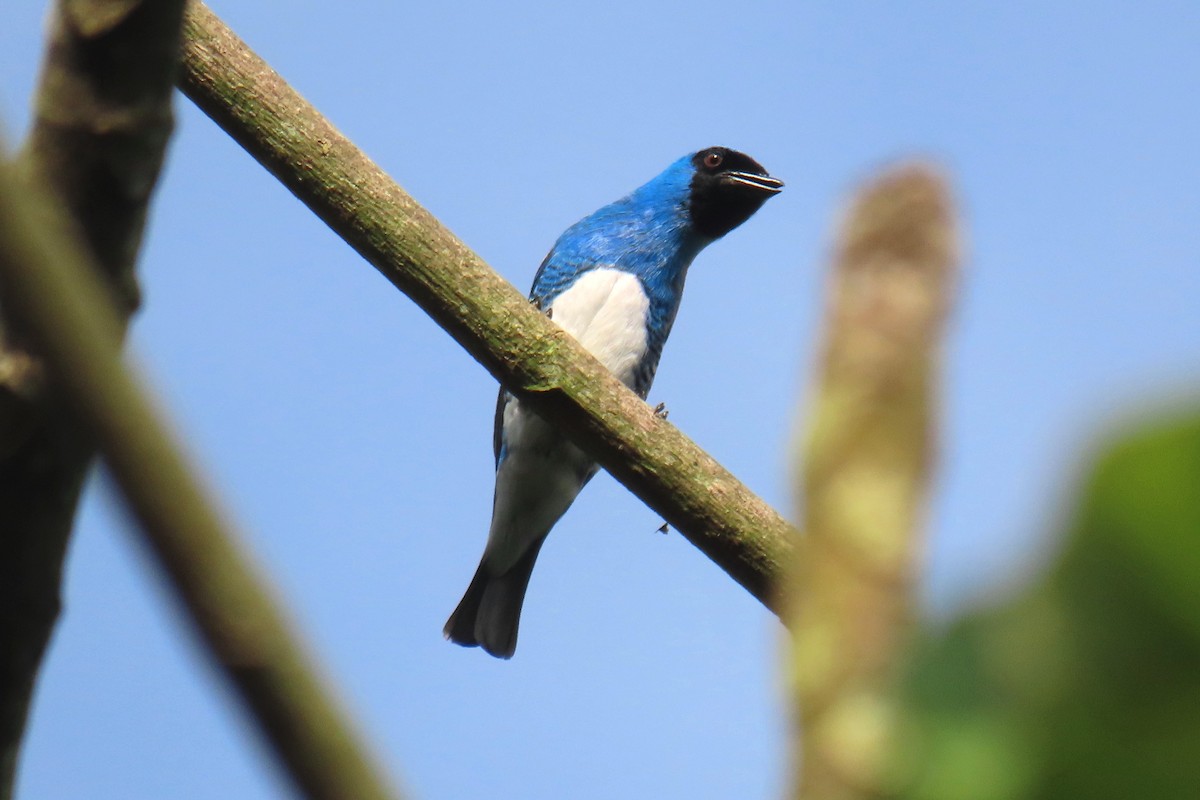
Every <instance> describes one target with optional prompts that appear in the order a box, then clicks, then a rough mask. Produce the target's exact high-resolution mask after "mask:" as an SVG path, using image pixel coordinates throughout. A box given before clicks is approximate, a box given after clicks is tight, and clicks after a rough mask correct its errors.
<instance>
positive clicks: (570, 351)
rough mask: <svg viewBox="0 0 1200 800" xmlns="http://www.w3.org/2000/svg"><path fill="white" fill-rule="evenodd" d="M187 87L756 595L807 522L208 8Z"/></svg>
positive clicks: (196, 8)
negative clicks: (611, 360)
mask: <svg viewBox="0 0 1200 800" xmlns="http://www.w3.org/2000/svg"><path fill="white" fill-rule="evenodd" d="M184 38H185V44H184V54H183V64H184V72H183V75H182V77H181V79H180V85H181V88H182V89H183V91H184V93H185V94H187V95H188V97H190V98H191V99H192V100H193V101H194V102H195V103H196V105H198V106H199V107H200V108H201V109H202V110H203V111H204V112H205V113H206V114H208V115H209V116H210V117H211V118H212V119H213V120H214V121H215V122H216V123H217V124H218V125H220V126H221V127H222V128H224V129H225V131H226V132H227V133H228V134H229V135H230V136H232V137H233V138H234V139H235V140H236V141H237V142H238V143H239V144H241V145H242V147H244V148H245V149H246V150H247V152H249V153H250V154H251V155H252V156H253V157H254V158H255V159H257V160H258V161H259V163H261V164H262V165H263V166H264V167H266V168H267V169H268V170H269V171H270V172H271V173H272V174H273V175H274V176H275V177H276V178H278V179H279V180H280V181H281V182H282V183H283V184H284V185H285V186H287V188H288V189H290V190H291V191H292V193H293V194H295V195H296V197H298V198H299V199H300V200H301V201H302V202H304V203H305V204H306V205H307V206H308V207H309V208H310V209H311V210H312V211H313V212H314V213H315V214H316V215H317V216H318V217H320V218H321V219H322V220H324V221H325V223H326V224H327V225H329V226H330V227H331V228H332V229H333V230H334V231H335V232H336V233H337V234H338V235H339V236H341V237H342V238H343V239H344V240H345V241H346V242H347V243H348V244H350V246H351V247H353V248H354V249H355V250H357V251H358V253H359V254H360V255H362V256H363V258H365V259H366V260H367V261H368V262H369V263H370V264H372V265H373V266H374V267H375V268H376V269H378V270H379V271H380V272H381V273H382V274H383V275H384V277H386V278H387V279H388V280H389V281H391V282H392V283H393V284H394V285H395V286H396V287H397V288H398V289H400V290H401V291H402V292H404V293H405V294H407V295H408V296H409V297H410V298H411V299H412V300H413V301H414V302H416V303H417V305H419V306H420V307H421V308H422V309H423V310H424V311H425V312H426V313H427V314H429V316H430V317H432V318H433V319H434V321H436V322H437V324H438V325H440V326H441V327H442V328H444V329H445V330H446V332H447V333H449V334H450V335H451V336H452V337H454V339H455V340H456V341H457V342H458V343H459V344H460V345H462V346H463V347H464V348H465V349H466V350H467V351H468V352H469V353H470V354H471V355H472V356H474V357H475V358H476V359H477V360H478V361H479V362H480V363H481V364H482V365H483V366H484V367H485V368H487V370H488V371H489V372H491V373H492V375H493V376H495V377H496V379H497V380H499V381H501V382H502V383H503V384H504V385H505V386H507V387H508V388H509V389H510V390H511V391H513V392H514V393H516V394H518V395H519V396H520V397H521V398H522V401H527V402H528V403H529V405H530V406H532V407H533V408H535V409H536V410H537V411H538V413H539V414H541V415H542V416H544V417H545V418H546V419H549V420H552V421H553V422H554V423H555V424H557V425H559V426H560V427H562V429H563V430H565V431H566V432H567V433H568V435H570V436H571V437H572V438H573V439H574V440H575V441H576V442H578V444H579V445H580V446H581V447H584V448H585V449H586V450H587V451H588V452H589V453H591V454H592V455H593V456H594V457H595V458H596V460H597V461H599V462H600V464H601V465H603V466H604V467H605V469H607V470H608V471H609V472H610V473H612V475H613V476H614V477H615V478H616V479H617V480H619V481H621V483H623V484H625V486H627V487H628V488H629V489H630V490H631V491H633V492H634V494H636V495H637V496H638V497H640V498H641V499H642V500H644V501H645V502H646V504H647V505H649V506H650V507H651V508H653V509H654V510H655V511H657V512H658V513H660V514H662V516H663V517H664V519H666V521H667V522H669V523H670V524H671V526H672V527H674V528H675V529H676V530H678V531H679V532H680V533H682V534H683V535H684V536H685V537H686V538H687V539H688V541H690V542H691V543H692V544H694V545H695V546H696V547H698V548H699V549H700V550H701V551H703V552H704V553H705V554H706V555H708V556H709V558H711V559H712V560H713V561H715V562H716V563H717V564H718V565H719V566H720V567H721V568H722V569H724V570H725V571H726V572H727V573H728V574H729V575H730V576H731V577H733V579H734V580H736V581H737V582H738V583H740V584H741V585H742V586H744V587H745V588H746V589H747V590H748V591H749V592H750V593H751V594H752V595H754V596H755V597H756V598H758V599H759V600H760V601H762V602H763V603H764V604H766V605H767V606H768V607H769V608H771V609H772V610H775V611H776V612H778V610H779V606H778V603H777V598H776V597H775V594H774V589H775V583H776V581H775V579H776V577H777V576H778V575H779V574H780V571H781V569H782V568H783V566H784V565H786V564H788V563H790V561H791V553H792V550H793V546H794V543H795V538H796V531H795V529H794V528H793V527H792V526H791V525H789V524H788V523H787V522H786V521H785V520H784V519H783V518H782V517H780V516H779V514H778V513H777V512H775V511H774V510H773V509H772V508H771V507H770V506H768V505H767V504H766V503H764V502H763V501H762V500H761V499H760V498H758V497H757V496H755V495H754V494H753V493H752V492H751V491H750V490H749V489H747V488H746V487H745V486H744V485H742V483H741V482H739V481H738V480H737V479H736V478H735V477H734V476H733V475H731V474H730V473H729V472H728V471H727V470H725V469H724V468H723V467H722V466H721V465H720V464H718V463H717V462H716V461H715V460H714V459H713V458H712V457H711V456H709V455H708V454H707V453H705V452H704V451H703V450H701V449H700V448H699V447H697V446H696V445H695V443H693V442H692V441H691V440H690V439H688V438H687V437H686V436H684V435H683V434H682V433H680V432H679V431H678V430H677V429H676V428H675V427H674V426H672V425H671V424H669V423H667V422H666V421H664V420H663V419H661V418H659V417H657V416H656V415H655V414H654V412H653V411H652V410H651V409H650V408H649V406H647V405H646V404H645V403H644V402H642V401H641V400H640V399H639V398H638V397H637V396H636V395H635V394H634V393H633V392H631V391H630V390H629V389H627V388H626V387H625V386H624V385H623V384H621V382H620V381H618V380H617V379H616V378H615V377H613V376H612V375H611V374H610V373H609V372H608V371H607V370H606V369H604V368H603V367H602V366H601V365H600V364H599V362H597V361H596V360H595V359H594V358H593V357H592V356H591V355H590V354H589V353H588V352H587V351H585V350H584V349H583V348H582V347H581V346H580V345H579V344H578V343H577V342H575V340H574V339H572V338H571V337H569V336H568V335H566V334H565V333H563V332H562V330H561V329H560V328H558V326H557V325H555V324H553V323H552V322H550V321H549V320H548V319H546V317H545V316H544V315H542V314H539V313H537V311H536V310H535V309H534V308H533V307H532V306H531V305H530V304H529V302H528V301H527V300H526V299H525V298H524V297H523V296H522V295H521V294H520V293H519V292H518V291H517V290H516V289H514V288H513V286H512V285H511V284H509V283H508V282H507V281H505V280H504V279H503V278H501V277H500V276H498V275H497V274H496V273H495V272H494V271H493V270H492V269H491V268H490V267H488V266H487V265H486V264H485V263H483V261H481V260H480V259H479V257H478V256H476V255H475V254H474V253H472V252H471V251H470V250H469V249H468V248H467V246H466V245H464V244H463V243H462V242H461V241H459V240H458V239H457V238H456V237H455V236H454V234H452V233H451V232H450V231H449V230H447V229H446V228H445V227H443V226H442V225H441V223H439V222H438V221H437V220H436V219H435V218H434V217H433V216H432V215H431V214H430V213H429V212H428V211H426V210H425V209H423V208H422V207H421V206H420V205H419V204H418V203H417V202H416V201H415V200H413V199H412V198H411V197H410V196H409V195H408V194H407V193H405V191H404V190H403V189H401V188H400V187H399V186H398V185H396V183H395V182H394V181H392V180H391V178H389V177H388V176H387V175H386V174H385V173H384V172H383V171H382V170H381V169H379V167H378V166H376V165H375V164H374V163H373V162H372V161H371V160H370V159H369V158H367V156H366V155H364V154H363V153H362V152H361V151H360V150H358V149H357V148H356V147H355V146H354V144H353V143H351V142H350V141H349V140H347V139H346V138H345V137H344V136H342V135H341V134H340V133H339V132H338V131H337V129H335V128H334V127H333V126H332V125H330V124H329V122H328V121H327V120H326V119H325V118H324V117H322V116H321V114H320V113H319V112H318V111H317V110H316V109H315V108H313V107H312V106H311V105H310V104H309V103H308V102H307V101H305V100H304V98H302V97H301V96H300V95H298V94H297V93H296V92H295V90H293V89H292V88H291V87H290V86H288V85H287V83H286V82H285V81H284V80H283V79H282V78H281V77H280V76H279V75H277V74H276V73H275V72H274V71H272V70H271V68H270V67H269V66H268V65H267V64H266V63H265V62H263V61H262V59H260V58H259V57H258V56H257V55H255V54H254V53H253V52H252V51H251V50H250V49H249V48H248V47H247V46H246V45H245V43H243V42H242V41H241V40H240V39H238V38H237V36H236V35H234V34H233V32H232V31H230V30H229V28H228V27H226V26H225V24H224V23H222V22H221V20H220V19H218V18H217V17H216V16H215V15H214V14H213V13H212V12H211V11H209V10H208V8H207V7H205V6H204V5H203V4H202V3H199V2H193V3H190V4H189V6H188V18H187V21H186V23H185V28H184Z"/></svg>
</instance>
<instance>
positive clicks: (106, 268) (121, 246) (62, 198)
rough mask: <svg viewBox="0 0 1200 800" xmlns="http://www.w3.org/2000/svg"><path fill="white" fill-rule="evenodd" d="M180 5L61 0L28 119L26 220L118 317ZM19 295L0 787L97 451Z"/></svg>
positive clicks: (0, 584) (126, 301) (1, 591)
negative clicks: (110, 301) (77, 258)
mask: <svg viewBox="0 0 1200 800" xmlns="http://www.w3.org/2000/svg"><path fill="white" fill-rule="evenodd" d="M182 16H183V2H182V0H174V1H173V2H141V0H124V1H123V2H103V1H102V0H63V1H62V2H59V3H56V4H55V5H54V8H53V10H52V13H51V17H50V20H49V24H48V28H49V41H48V47H47V54H46V58H45V62H44V63H43V65H42V73H41V78H40V82H39V86H38V91H37V97H36V108H35V115H34V122H33V128H32V130H31V132H30V135H29V138H28V140H27V141H26V142H25V145H24V147H23V149H22V151H21V153H20V156H19V158H18V160H17V161H16V164H15V170H16V171H17V172H19V176H20V183H19V185H23V186H26V187H37V189H38V190H39V191H40V192H44V193H45V194H46V195H48V197H49V198H50V200H51V203H52V205H53V210H52V211H48V212H47V213H43V214H40V215H38V216H37V217H36V218H32V219H30V222H29V224H30V225H33V226H36V227H38V228H39V230H41V231H42V232H44V233H45V234H46V235H47V236H52V237H54V238H57V239H60V240H63V241H71V242H74V243H75V244H76V246H78V247H80V248H82V249H83V250H85V251H87V252H90V253H93V254H94V255H95V256H96V262H97V263H96V265H97V268H99V269H101V270H102V271H103V274H104V275H105V276H106V277H107V278H108V279H109V284H108V286H107V287H106V289H105V290H104V291H105V293H107V294H110V295H114V296H116V297H119V298H120V308H121V313H122V317H123V318H124V317H127V316H128V315H129V314H130V313H131V312H132V310H133V308H134V307H135V306H136V305H137V287H136V283H135V280H134V277H133V269H134V262H135V258H136V255H137V251H138V246H139V244H140V242H141V237H142V229H143V226H144V223H145V219H146V209H147V205H148V202H149V197H150V193H151V190H152V189H153V187H154V184H155V181H156V179H157V176H158V172H159V168H160V167H161V165H162V160H163V155H164V153H165V150H166V145H167V140H168V138H169V136H170V133H171V125H172V122H171V87H172V86H173V85H174V81H175V70H176V67H177V63H178V53H179V36H180V22H181V20H182ZM11 301H12V298H10V297H9V296H8V295H7V293H5V294H3V295H0V312H2V314H3V317H2V319H0V509H3V512H2V513H0V800H2V799H4V798H8V797H10V796H11V793H12V790H13V781H14V775H15V771H16V764H17V755H18V752H19V749H20V743H21V738H22V736H23V733H24V729H25V721H26V718H27V715H28V711H29V704H30V698H31V696H32V693H33V686H34V681H35V678H36V675H37V672H38V669H39V666H40V664H41V660H42V656H43V654H44V652H45V649H46V645H47V643H48V641H49V639H50V633H51V631H52V630H53V627H54V623H55V620H56V619H57V617H58V612H59V607H60V600H59V593H60V583H61V578H62V562H63V556H64V553H65V550H66V545H67V538H68V535H69V534H70V530H71V526H72V523H73V520H74V517H75V508H76V505H77V502H78V498H79V491H80V486H81V484H82V482H83V476H84V473H85V471H86V469H87V466H88V463H89V462H90V459H91V455H92V448H91V445H90V443H89V442H88V441H87V440H86V437H84V436H83V435H82V434H81V432H80V431H79V430H78V429H77V428H76V426H75V424H74V422H73V420H72V419H71V418H70V417H69V416H67V415H65V414H64V413H62V410H61V409H60V408H59V407H58V405H57V403H56V400H55V398H54V397H53V396H52V395H51V394H50V393H48V392H47V391H46V385H45V382H44V381H43V373H44V369H43V365H42V363H41V360H40V357H39V354H37V353H35V352H33V351H32V350H31V348H28V347H27V346H26V345H27V336H26V331H25V329H24V327H23V326H22V325H21V324H20V320H18V319H16V318H14V316H13V315H12V314H11V313H10V312H11V311H12V308H11ZM123 323H124V320H123V319H122V325H121V326H119V327H123Z"/></svg>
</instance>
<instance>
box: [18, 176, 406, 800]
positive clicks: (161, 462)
mask: <svg viewBox="0 0 1200 800" xmlns="http://www.w3.org/2000/svg"><path fill="white" fill-rule="evenodd" d="M19 186H20V185H19V184H18V183H17V181H16V180H15V179H14V178H13V176H12V175H11V169H10V168H8V167H7V166H5V167H2V168H0V289H2V290H3V293H4V296H5V298H6V299H7V302H8V304H9V309H10V312H11V313H12V314H13V315H14V316H15V317H16V318H17V319H19V320H20V321H21V323H22V329H23V330H24V331H25V334H26V336H27V337H28V340H29V341H30V343H31V344H32V345H33V346H34V347H35V349H36V351H37V352H38V353H39V354H40V355H41V356H42V357H43V358H44V359H45V363H46V369H47V373H48V375H49V376H50V378H51V380H52V382H53V386H54V388H55V389H56V390H57V391H59V392H61V394H62V396H63V399H64V401H65V402H66V403H67V404H68V406H69V409H70V411H71V412H72V413H73V414H76V415H77V417H78V419H79V421H80V422H81V424H82V425H83V426H84V428H86V430H87V432H88V433H89V434H90V435H91V436H92V437H94V440H95V442H96V444H97V445H98V447H99V448H100V451H101V452H102V453H103V455H104V458H105V461H106V463H107V465H108V467H109V469H110V470H111V471H112V474H113V476H114V477H115V478H116V481H117V483H118V484H119V485H120V487H121V490H122V492H123V494H124V496H125V499H126V501H127V502H128V503H129V505H130V507H131V508H132V510H133V512H134V514H135V515H136V516H137V518H138V521H139V522H140V523H141V528H140V529H141V531H142V534H143V537H144V541H145V543H146V545H147V546H148V547H149V549H150V550H151V552H152V554H153V555H154V557H155V558H156V559H157V561H158V563H159V565H160V566H161V568H162V569H163V570H164V572H165V573H166V574H167V576H168V577H169V578H170V582H171V585H172V588H173V589H174V590H175V592H176V593H177V597H178V599H179V601H180V602H181V603H182V604H183V605H184V606H185V607H186V609H187V611H188V612H189V613H190V616H191V619H192V621H193V622H194V624H195V625H196V628H197V632H198V633H199V635H200V636H201V638H202V639H203V640H204V642H205V643H206V644H207V646H208V649H209V652H210V653H211V654H212V655H213V657H214V659H215V660H216V661H217V663H218V666H219V667H220V669H221V670H222V671H223V673H224V674H225V676H226V678H228V680H229V681H230V683H231V684H232V685H233V687H234V689H235V690H236V691H237V693H238V694H239V695H240V696H241V698H242V699H243V701H244V702H245V703H246V705H247V706H248V707H249V708H250V709H251V710H252V712H253V714H254V721H255V722H256V724H257V725H258V727H259V731H260V733H261V734H262V735H263V736H264V738H265V739H266V740H267V742H268V743H269V745H270V746H271V748H272V750H273V751H274V753H275V755H276V756H277V757H278V759H279V760H280V761H281V762H282V763H283V765H284V766H285V767H286V769H287V770H288V772H289V773H290V776H291V778H292V780H293V781H294V783H295V785H296V787H297V788H298V789H299V790H300V791H301V792H302V793H303V794H304V795H305V796H306V797H309V798H313V800H318V799H320V800H335V798H336V799H340V798H349V797H353V798H359V799H360V800H384V798H394V797H396V795H395V794H394V793H393V792H392V791H390V790H389V789H388V787H387V784H386V782H385V781H384V779H383V778H382V777H381V776H380V774H379V773H378V772H377V771H376V769H375V768H374V767H373V765H372V764H371V762H370V760H369V759H368V757H367V756H366V754H365V750H364V748H363V747H362V745H361V744H360V743H359V740H358V737H357V736H356V734H355V733H354V732H353V731H352V728H351V726H350V724H349V722H348V720H347V719H346V718H345V717H344V715H343V713H342V711H341V710H340V709H339V708H338V707H337V705H336V704H335V703H334V702H333V700H331V699H330V696H329V693H328V691H327V690H326V689H325V687H324V686H323V684H322V682H321V681H320V680H319V679H318V678H317V676H316V674H315V672H314V670H313V668H312V667H311V666H310V665H309V663H308V660H307V658H306V656H305V655H304V653H303V652H302V650H301V648H300V646H299V645H298V644H297V643H296V641H295V639H294V637H293V634H292V633H291V632H290V631H289V629H288V626H287V624H286V623H285V621H284V619H283V615H282V614H281V612H280V611H279V610H278V609H277V608H276V606H275V604H274V602H273V600H272V599H271V597H270V596H269V594H268V592H267V591H266V589H264V588H263V585H262V581H261V580H260V579H259V578H258V576H257V575H256V574H255V573H254V570H253V569H252V568H251V567H250V565H249V564H248V563H247V559H246V557H245V555H244V554H243V553H241V552H240V550H239V549H238V547H237V545H236V543H235V540H234V539H233V537H232V536H231V535H230V534H228V533H227V532H226V530H227V526H226V525H225V523H224V522H223V521H222V520H221V519H220V517H219V516H218V515H217V513H216V511H215V510H214V507H213V504H212V503H211V501H210V500H209V499H208V497H207V496H206V495H205V493H204V491H203V490H202V489H201V487H200V486H199V483H198V481H197V480H196V478H195V477H193V475H192V473H191V471H190V469H189V467H188V465H187V464H186V463H185V462H184V460H183V458H182V457H181V456H180V455H179V452H178V449H177V448H176V446H175V444H174V442H173V440H172V437H171V436H170V435H169V433H168V431H167V429H166V426H165V425H164V423H163V422H162V420H161V419H160V417H159V415H158V414H157V413H156V412H155V410H154V409H153V408H152V407H151V406H150V404H149V402H148V400H147V399H146V397H145V396H144V393H143V392H142V390H141V389H140V388H139V387H138V385H137V384H136V382H135V381H134V379H133V377H132V376H131V375H130V374H129V373H128V372H127V371H126V370H125V369H124V367H123V366H122V364H121V362H120V357H119V348H120V331H121V328H122V321H121V319H120V318H119V316H118V315H117V314H116V313H114V310H113V307H112V303H111V302H110V300H109V298H108V297H107V296H106V295H108V291H107V290H106V287H105V286H104V284H103V283H101V281H100V280H99V278H98V275H99V273H98V270H97V269H96V268H95V267H94V265H93V264H91V263H89V262H88V260H86V259H85V258H84V256H83V255H82V253H83V251H81V250H79V249H77V248H74V247H72V246H71V244H72V243H71V242H69V241H66V240H63V239H61V238H59V237H55V236H53V235H51V234H50V233H49V232H48V230H47V229H46V228H44V227H41V226H39V225H38V224H37V223H36V220H37V217H38V216H39V215H37V214H35V213H34V211H33V205H34V202H35V200H36V195H35V194H34V193H30V192H28V191H25V192H23V193H22V191H21V189H20V188H19ZM22 194H24V195H25V196H24V197H22V196H21V195H22Z"/></svg>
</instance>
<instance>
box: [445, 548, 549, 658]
mask: <svg viewBox="0 0 1200 800" xmlns="http://www.w3.org/2000/svg"><path fill="white" fill-rule="evenodd" d="M544 541H546V538H545V537H542V538H541V539H538V540H537V541H536V542H534V543H533V544H532V545H531V546H530V547H529V549H528V550H527V551H526V552H525V554H524V555H523V556H521V558H520V560H519V561H517V563H515V564H513V565H512V567H511V568H510V569H509V570H508V571H507V572H505V573H504V574H502V575H493V574H492V573H491V572H489V571H488V565H487V558H486V556H485V557H484V559H483V561H481V562H480V563H479V569H477V570H475V577H474V578H472V579H471V585H470V586H468V587H467V593H466V594H464V595H463V599H462V600H460V601H459V603H458V608H456V609H454V613H453V614H451V615H450V619H448V620H446V627H445V628H443V629H442V633H443V634H445V636H446V638H447V639H449V640H450V641H452V642H454V643H455V644H461V645H463V646H464V647H477V646H482V647H483V649H484V650H485V651H487V652H488V653H489V654H490V655H493V656H496V657H497V658H512V655H513V653H514V652H515V651H516V649H517V628H518V626H520V624H521V606H522V605H523V604H524V602H525V590H526V589H527V588H528V587H529V576H530V575H532V574H533V565H534V562H536V561H537V557H538V552H539V551H540V550H541V549H542V543H543V542H544Z"/></svg>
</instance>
